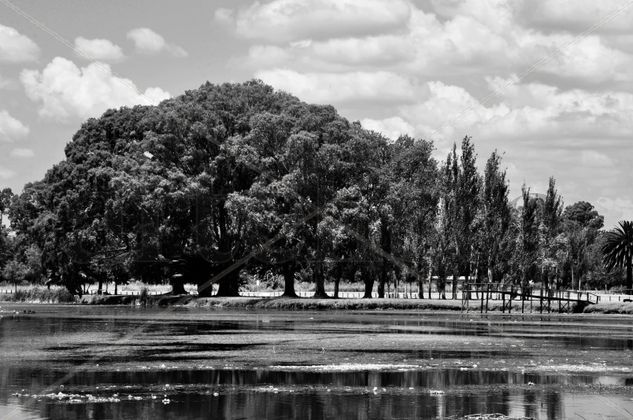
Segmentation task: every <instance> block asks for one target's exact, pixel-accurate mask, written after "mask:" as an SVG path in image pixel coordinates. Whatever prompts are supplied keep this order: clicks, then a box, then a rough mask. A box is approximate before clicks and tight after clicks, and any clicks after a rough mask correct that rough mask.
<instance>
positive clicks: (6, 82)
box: [0, 74, 17, 89]
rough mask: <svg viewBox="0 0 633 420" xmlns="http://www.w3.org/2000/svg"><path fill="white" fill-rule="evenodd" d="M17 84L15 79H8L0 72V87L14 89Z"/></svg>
mask: <svg viewBox="0 0 633 420" xmlns="http://www.w3.org/2000/svg"><path fill="white" fill-rule="evenodd" d="M16 85H17V84H16V83H15V81H14V80H11V79H7V78H6V77H4V76H2V75H1V74H0V89H13V88H15V87H16Z"/></svg>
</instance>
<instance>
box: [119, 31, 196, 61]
mask: <svg viewBox="0 0 633 420" xmlns="http://www.w3.org/2000/svg"><path fill="white" fill-rule="evenodd" d="M127 37H128V39H131V40H132V41H133V42H134V46H135V47H136V50H137V51H139V52H141V53H143V54H159V53H162V52H167V53H169V54H171V55H173V56H174V57H186V56H187V55H188V53H187V51H185V49H184V48H182V47H180V46H178V45H175V44H169V43H167V41H165V38H163V36H162V35H160V34H158V33H156V32H155V31H153V30H151V29H149V28H135V29H132V30H131V31H129V32H128V33H127Z"/></svg>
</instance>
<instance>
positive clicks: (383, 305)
mask: <svg viewBox="0 0 633 420" xmlns="http://www.w3.org/2000/svg"><path fill="white" fill-rule="evenodd" d="M0 301H4V302H23V303H77V304H83V305H133V306H136V305H147V306H173V305H182V306H185V307H189V308H207V309H253V310H279V311H302V310H312V311H314V310H335V311H336V310H341V311H342V310H351V311H353V310H415V311H460V310H461V309H462V302H461V300H441V299H389V298H387V299H377V298H374V299H355V298H347V299H312V298H294V299H291V298H281V297H273V298H271V297H234V298H220V297H210V298H198V297H196V296H194V295H184V296H173V295H168V294H165V295H150V294H148V293H147V291H146V289H143V290H141V292H140V293H139V295H134V296H131V295H84V296H82V297H75V296H72V295H71V294H70V293H69V292H68V291H67V290H66V289H65V288H61V287H51V288H50V289H48V288H46V287H44V286H31V287H29V288H28V289H18V291H17V292H16V293H7V294H0ZM521 306H522V304H521V301H518V300H515V301H513V303H512V313H521ZM551 309H552V313H555V312H558V305H554V304H553V305H552V308H551ZM572 309H573V310H572V312H584V313H592V314H596V313H604V314H633V303H631V302H611V303H609V302H606V303H599V304H596V305H589V306H587V307H586V308H572ZM581 309H582V310H581ZM466 310H467V311H468V312H480V311H481V309H480V301H479V300H471V301H470V302H469V305H468V307H467V308H466ZM488 312H496V313H499V312H502V303H501V301H490V302H489V304H488ZM525 312H526V313H539V312H540V307H539V303H538V302H533V303H532V305H530V302H525ZM565 312H567V311H565ZM506 313H507V309H506ZM543 313H548V310H547V307H546V306H545V305H544V308H543Z"/></svg>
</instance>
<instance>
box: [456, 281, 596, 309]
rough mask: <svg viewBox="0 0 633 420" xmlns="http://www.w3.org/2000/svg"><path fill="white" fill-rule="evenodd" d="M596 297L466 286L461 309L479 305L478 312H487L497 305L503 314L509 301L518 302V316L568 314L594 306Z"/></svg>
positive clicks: (518, 288)
mask: <svg viewBox="0 0 633 420" xmlns="http://www.w3.org/2000/svg"><path fill="white" fill-rule="evenodd" d="M598 301H599V297H598V296H597V295H595V294H593V293H590V292H580V291H573V290H554V289H545V288H534V287H525V288H521V287H520V286H517V285H498V284H492V283H466V284H464V285H463V287H462V310H463V311H464V310H468V309H469V307H470V305H471V302H472V303H479V309H480V312H481V313H487V312H488V310H489V309H492V305H494V306H495V307H498V304H499V303H501V311H502V312H503V313H505V312H508V313H511V312H512V309H513V307H512V304H513V302H520V303H521V309H520V310H521V313H525V312H526V311H527V310H529V312H533V310H534V307H535V306H536V309H537V311H538V312H539V313H543V312H544V311H546V312H548V313H550V312H552V310H553V311H555V312H571V311H573V310H578V309H581V308H584V307H585V306H587V305H592V304H595V303H598Z"/></svg>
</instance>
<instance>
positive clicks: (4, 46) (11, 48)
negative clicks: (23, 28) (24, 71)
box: [0, 25, 40, 63]
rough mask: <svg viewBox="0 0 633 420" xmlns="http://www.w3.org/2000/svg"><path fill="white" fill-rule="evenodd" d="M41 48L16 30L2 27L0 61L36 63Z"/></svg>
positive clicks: (0, 26) (0, 28) (0, 30)
mask: <svg viewBox="0 0 633 420" xmlns="http://www.w3.org/2000/svg"><path fill="white" fill-rule="evenodd" d="M39 55H40V48H39V47H38V46H37V44H35V42H33V41H31V39H30V38H28V37H27V36H25V35H22V34H21V33H19V32H18V31H16V30H15V29H13V28H11V27H9V26H4V25H0V61H7V62H10V63H22V62H27V61H35V60H37V58H38V57H39Z"/></svg>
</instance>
